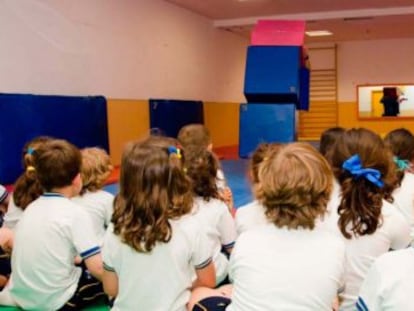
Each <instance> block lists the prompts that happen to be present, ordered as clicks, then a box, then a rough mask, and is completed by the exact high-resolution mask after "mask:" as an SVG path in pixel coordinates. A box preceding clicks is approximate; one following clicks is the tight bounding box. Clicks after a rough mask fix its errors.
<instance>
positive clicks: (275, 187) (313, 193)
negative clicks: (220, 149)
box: [256, 143, 333, 229]
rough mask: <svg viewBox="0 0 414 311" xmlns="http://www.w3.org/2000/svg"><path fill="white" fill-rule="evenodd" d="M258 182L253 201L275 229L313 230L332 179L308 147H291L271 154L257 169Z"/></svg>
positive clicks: (313, 149) (320, 156)
mask: <svg viewBox="0 0 414 311" xmlns="http://www.w3.org/2000/svg"><path fill="white" fill-rule="evenodd" d="M259 180H260V183H259V185H258V187H257V190H256V197H257V199H258V200H259V202H261V203H262V204H263V206H264V207H265V211H266V216H267V218H268V219H269V220H270V221H271V222H272V223H274V224H275V225H276V226H277V227H287V228H289V229H298V228H300V227H302V228H305V229H313V228H314V227H315V220H316V219H317V218H318V217H323V215H324V214H325V212H326V206H327V203H328V200H329V196H330V193H331V191H332V184H333V175H332V171H331V169H330V166H329V164H328V162H327V161H326V159H325V158H324V157H323V156H322V155H321V154H320V153H319V152H318V151H317V150H316V149H315V148H313V147H312V146H311V145H309V144H306V143H292V144H289V145H286V146H284V147H282V148H281V149H280V150H279V151H278V152H274V153H272V154H271V155H270V156H269V159H268V160H266V161H264V162H263V163H262V165H260V168H259Z"/></svg>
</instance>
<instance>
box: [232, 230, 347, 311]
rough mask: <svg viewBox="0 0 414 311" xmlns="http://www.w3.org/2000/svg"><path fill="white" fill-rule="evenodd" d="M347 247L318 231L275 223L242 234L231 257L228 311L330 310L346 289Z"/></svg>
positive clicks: (325, 233)
mask: <svg viewBox="0 0 414 311" xmlns="http://www.w3.org/2000/svg"><path fill="white" fill-rule="evenodd" d="M344 259H345V245H344V243H343V241H342V240H341V239H340V238H338V237H337V236H336V235H334V234H332V233H330V232H328V231H327V230H324V229H321V228H319V227H316V228H315V229H314V230H304V229H298V230H289V229H286V228H277V227H276V226H275V225H273V224H267V225H262V226H260V227H257V228H253V229H250V230H248V231H246V232H244V233H243V234H241V235H240V236H239V238H238V240H237V242H236V245H235V247H234V250H233V253H232V255H231V258H230V269H229V273H230V279H231V280H232V281H233V284H234V287H233V295H232V302H231V304H230V306H229V307H227V309H226V310H227V311H233V310H237V311H273V310H312V311H313V310H318V311H324V310H326V311H331V310H332V302H333V300H334V298H335V297H336V295H337V293H338V291H339V290H340V289H341V288H342V285H343V273H344Z"/></svg>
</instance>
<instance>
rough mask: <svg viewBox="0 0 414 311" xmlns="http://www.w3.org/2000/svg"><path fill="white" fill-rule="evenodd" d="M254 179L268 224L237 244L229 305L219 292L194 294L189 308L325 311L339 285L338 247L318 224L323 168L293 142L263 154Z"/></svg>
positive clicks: (324, 188) (324, 196) (327, 174)
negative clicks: (255, 179)
mask: <svg viewBox="0 0 414 311" xmlns="http://www.w3.org/2000/svg"><path fill="white" fill-rule="evenodd" d="M258 177H259V181H260V182H259V185H258V187H257V190H256V192H257V193H256V196H257V199H258V201H259V202H260V203H261V204H262V205H263V206H264V209H265V214H266V217H267V219H268V220H269V222H268V223H267V224H263V225H261V226H258V227H256V228H252V229H250V230H248V231H246V232H244V233H242V234H241V235H240V236H239V238H238V239H237V242H236V245H235V247H234V250H233V252H232V255H231V258H230V265H229V266H230V267H229V274H230V279H231V280H232V281H233V284H234V287H233V292H232V294H231V301H230V299H228V297H226V296H225V294H224V295H223V294H221V290H218V291H217V290H215V291H211V290H208V289H198V290H195V291H194V292H193V296H192V300H191V302H190V304H189V310H191V311H201V310H227V311H233V310H237V311H262V310H318V311H331V310H332V303H333V301H334V300H335V298H336V296H337V293H338V291H340V289H341V288H342V286H343V276H344V261H345V246H344V243H343V242H342V241H341V239H340V238H338V237H337V236H335V235H334V234H332V233H331V232H329V231H328V230H325V228H324V227H322V226H320V221H319V219H321V218H323V217H324V216H325V214H326V207H327V202H328V200H329V196H330V192H331V190H332V181H333V176H332V172H331V169H330V167H329V164H328V163H327V161H326V160H325V159H324V158H323V157H322V155H320V154H319V152H318V151H317V150H316V149H314V148H313V147H312V146H310V145H309V144H305V143H293V144H289V145H286V146H284V147H282V148H281V150H280V151H278V152H274V153H272V154H270V155H269V158H268V159H267V160H266V161H264V162H263V164H262V165H261V166H260V168H259V174H258ZM321 246H323V250H322V251H321ZM315 267H321V269H315ZM212 296H213V297H212ZM229 304H230V305H229ZM226 305H229V306H228V307H227V308H226Z"/></svg>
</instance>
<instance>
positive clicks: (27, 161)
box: [13, 136, 53, 210]
mask: <svg viewBox="0 0 414 311" xmlns="http://www.w3.org/2000/svg"><path fill="white" fill-rule="evenodd" d="M52 139H53V138H52V137H49V136H39V137H35V138H33V139H32V140H31V141H29V142H28V143H26V144H25V145H24V147H23V151H22V153H23V154H22V159H23V169H24V172H23V173H22V174H21V175H20V176H19V178H17V180H16V182H15V183H14V190H13V201H14V204H15V205H16V206H17V207H18V208H21V209H22V210H25V209H26V207H27V206H28V205H29V204H30V203H31V202H33V201H34V200H36V199H37V198H38V197H39V196H40V195H41V194H42V193H43V188H42V186H41V185H40V183H39V180H38V179H37V176H36V172H35V170H34V163H33V162H34V160H33V153H34V152H36V149H37V148H39V147H40V146H41V145H42V144H44V143H45V142H47V141H50V140H52Z"/></svg>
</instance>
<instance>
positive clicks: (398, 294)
mask: <svg viewBox="0 0 414 311" xmlns="http://www.w3.org/2000/svg"><path fill="white" fill-rule="evenodd" d="M413 294H414V249H413V248H412V247H410V248H407V249H404V250H399V251H394V252H389V253H387V254H384V255H382V256H381V257H379V258H378V259H377V260H376V261H375V262H374V264H373V265H372V266H371V269H370V270H369V271H368V274H367V276H366V278H365V281H364V283H363V284H362V286H361V290H360V292H359V298H358V302H357V306H358V308H359V309H358V310H362V311H368V310H369V311H412V310H413V309H414V301H413Z"/></svg>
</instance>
